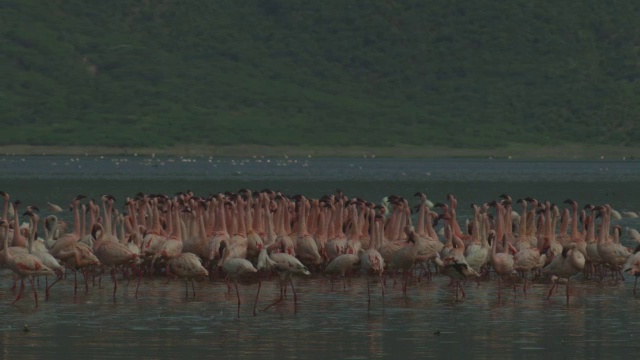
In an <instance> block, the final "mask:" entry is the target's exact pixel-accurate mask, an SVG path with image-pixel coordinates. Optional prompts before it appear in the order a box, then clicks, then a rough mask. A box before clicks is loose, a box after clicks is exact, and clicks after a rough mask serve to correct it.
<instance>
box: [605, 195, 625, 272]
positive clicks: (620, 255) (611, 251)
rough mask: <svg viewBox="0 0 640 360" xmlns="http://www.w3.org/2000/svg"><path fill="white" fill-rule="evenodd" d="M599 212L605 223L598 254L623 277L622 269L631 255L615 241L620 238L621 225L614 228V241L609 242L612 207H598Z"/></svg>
mask: <svg viewBox="0 0 640 360" xmlns="http://www.w3.org/2000/svg"><path fill="white" fill-rule="evenodd" d="M598 210H600V212H601V213H603V219H602V221H603V223H602V225H601V227H600V237H599V238H598V254H599V255H600V257H601V258H602V260H603V261H604V262H605V263H606V264H607V265H608V266H609V267H610V268H611V270H612V271H614V273H615V274H616V275H619V276H621V273H620V269H621V268H622V265H624V263H625V262H626V261H627V258H629V256H631V253H630V252H629V250H627V248H626V247H624V246H622V245H621V244H620V243H619V242H618V241H615V240H618V238H619V234H620V226H619V225H616V226H615V227H614V228H615V229H614V241H609V239H608V234H609V227H610V223H611V212H610V211H611V207H610V206H609V205H608V204H607V205H604V206H601V207H598Z"/></svg>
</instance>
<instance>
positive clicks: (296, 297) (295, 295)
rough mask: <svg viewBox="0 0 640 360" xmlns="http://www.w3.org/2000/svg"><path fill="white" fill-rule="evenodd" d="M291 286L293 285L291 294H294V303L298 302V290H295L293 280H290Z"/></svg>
mask: <svg viewBox="0 0 640 360" xmlns="http://www.w3.org/2000/svg"><path fill="white" fill-rule="evenodd" d="M289 284H291V292H292V293H293V302H294V303H295V302H298V295H297V294H296V289H294V288H293V279H291V278H289Z"/></svg>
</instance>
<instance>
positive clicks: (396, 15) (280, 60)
mask: <svg viewBox="0 0 640 360" xmlns="http://www.w3.org/2000/svg"><path fill="white" fill-rule="evenodd" d="M638 13H640V2H637V1H634V0H620V1H616V2H614V3H611V4H609V3H606V4H605V3H603V2H602V1H597V0H586V1H580V2H575V1H574V2H544V1H531V0H514V1H508V2H496V1H489V0H459V1H441V2H425V1H422V0H407V1H393V0H390V1H371V2H367V1H360V2H350V1H347V2H344V1H318V2H301V1H297V0H259V1H256V0H249V1H210V2H202V1H200V2H189V1H187V2H181V1H173V0H114V1H106V2H104V1H103V2H95V1H94V2H87V1H81V0H68V1H44V2H43V1H39V0H20V1H18V0H8V1H3V2H2V3H1V4H0V22H1V23H2V24H3V26H0V39H1V40H0V73H1V74H2V81H1V82H0V96H1V97H2V102H1V103H0V124H2V125H3V127H2V136H1V137H0V145H23V144H25V145H48V146H54V147H55V146H61V145H64V146H78V147H79V148H78V149H80V148H84V147H87V148H92V147H94V146H99V147H104V148H102V149H101V150H100V152H114V151H115V152H121V151H122V150H117V149H124V148H128V149H136V150H135V151H137V152H143V150H140V149H141V148H145V149H146V150H144V152H162V151H171V152H180V153H185V152H188V151H192V150H185V149H186V144H189V148H190V149H192V148H194V147H193V146H195V148H196V149H199V148H203V149H207V150H206V152H214V153H216V152H218V153H224V154H237V153H243V154H244V153H249V154H251V153H253V152H255V151H258V150H260V151H263V152H271V151H273V152H274V153H282V152H284V151H286V152H290V153H293V152H294V151H298V150H295V149H298V148H297V147H298V146H301V148H300V149H305V150H304V151H303V152H307V151H309V150H313V151H314V152H315V153H317V154H327V155H338V154H344V155H352V154H353V155H356V154H360V153H362V152H363V149H365V148H366V147H372V149H369V150H367V151H370V152H372V153H378V154H381V156H382V154H384V155H385V156H386V155H389V156H391V155H399V156H416V155H420V156H426V154H431V153H434V154H438V155H442V156H446V155H450V156H488V155H490V154H498V153H500V154H505V155H506V154H509V153H513V154H512V156H527V157H556V156H564V157H571V156H583V155H581V154H585V155H584V156H592V155H593V154H597V153H598V152H600V151H595V152H593V151H592V150H591V149H584V150H582V149H576V150H575V153H574V152H573V151H574V150H573V148H572V147H570V148H569V149H568V151H569V152H565V149H558V148H556V147H554V146H552V145H555V144H567V143H582V144H585V146H586V147H590V146H591V144H598V145H610V146H614V145H615V146H617V145H620V146H629V147H632V146H633V145H634V144H635V142H636V141H637V139H640V122H639V121H638V111H639V110H640V108H639V107H638V99H640V65H639V64H638V62H637V59H638V58H640V46H638V35H637V34H639V33H640V22H639V21H638V18H637V14H638ZM587 142H588V144H589V145H586V144H587ZM514 143H518V144H525V145H523V146H522V148H520V147H512V146H511V145H510V144H514ZM234 144H253V145H254V146H256V149H257V150H255V151H253V150H243V149H237V148H236V147H234V146H233V145H234ZM400 144H402V145H400ZM258 145H262V146H264V147H260V146H258ZM425 145H426V146H427V149H424V148H423V146H425ZM281 146H285V148H281ZM351 146H353V147H351ZM207 147H209V148H207ZM288 147H291V149H294V150H289V149H290V148H288ZM334 147H335V148H337V149H338V150H334ZM539 147H543V148H544V149H551V150H548V151H547V150H544V154H539V153H538V149H539ZM157 148H160V150H158V149H157ZM444 148H454V149H455V150H444ZM114 149H116V150H114ZM168 149H170V150H168ZM273 149H276V150H273ZM307 149H309V150H307ZM472 149H482V150H472ZM605 149H608V148H606V147H605ZM23 151H30V150H23ZM60 151H66V150H60ZM74 151H75V150H74ZM300 151H302V150H300ZM608 151H614V150H608ZM632 151H633V150H632V149H631V148H629V149H625V150H621V152H622V153H626V152H632ZM556 152H558V154H555V153H556Z"/></svg>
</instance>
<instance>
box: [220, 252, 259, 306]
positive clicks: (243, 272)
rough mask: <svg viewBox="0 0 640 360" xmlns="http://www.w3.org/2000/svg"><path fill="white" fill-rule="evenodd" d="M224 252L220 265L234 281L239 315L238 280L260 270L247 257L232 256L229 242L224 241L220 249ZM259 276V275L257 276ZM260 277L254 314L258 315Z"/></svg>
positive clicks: (245, 278)
mask: <svg viewBox="0 0 640 360" xmlns="http://www.w3.org/2000/svg"><path fill="white" fill-rule="evenodd" d="M218 251H219V253H220V254H222V260H221V261H220V262H219V263H218V267H221V268H222V270H223V271H224V272H225V274H227V277H228V278H229V279H231V281H233V284H234V285H235V287H236V296H237V297H238V317H239V316H240V304H241V302H240V292H239V291H238V282H239V281H241V280H249V279H250V277H251V276H252V275H253V274H254V273H257V272H258V269H256V268H255V267H254V266H253V264H251V262H250V261H249V260H247V259H241V258H237V257H230V255H231V253H230V252H229V251H228V247H227V243H226V242H222V243H221V244H220V249H219V250H218ZM256 278H257V277H256ZM257 279H258V291H257V292H256V300H255V302H254V304H253V315H254V316H255V315H256V306H257V305H258V296H259V295H260V287H261V286H262V282H261V281H260V279H259V278H257Z"/></svg>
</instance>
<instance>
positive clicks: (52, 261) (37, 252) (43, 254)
mask: <svg viewBox="0 0 640 360" xmlns="http://www.w3.org/2000/svg"><path fill="white" fill-rule="evenodd" d="M23 215H27V216H29V217H30V222H31V231H30V232H29V253H30V254H31V255H33V256H35V257H37V258H38V259H40V261H42V263H43V264H44V265H45V266H47V267H48V268H50V269H51V270H53V271H54V272H55V273H56V275H57V278H56V280H55V281H54V282H53V283H52V284H51V285H46V298H48V297H49V289H51V287H52V286H53V285H55V284H56V283H57V282H58V281H60V280H61V279H62V276H63V275H64V266H62V265H61V264H60V263H59V262H58V260H57V259H56V258H55V257H53V256H52V255H51V254H49V251H47V250H46V249H42V248H38V249H34V247H33V243H34V241H35V238H36V236H37V230H38V221H39V219H40V217H39V216H38V214H36V213H34V212H31V211H27V212H25V213H24V214H23Z"/></svg>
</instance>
